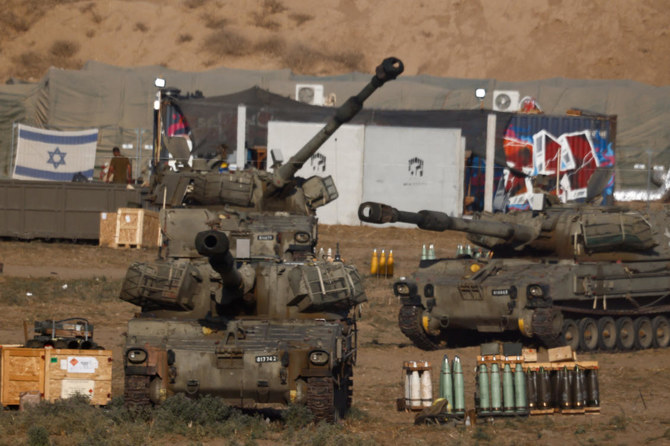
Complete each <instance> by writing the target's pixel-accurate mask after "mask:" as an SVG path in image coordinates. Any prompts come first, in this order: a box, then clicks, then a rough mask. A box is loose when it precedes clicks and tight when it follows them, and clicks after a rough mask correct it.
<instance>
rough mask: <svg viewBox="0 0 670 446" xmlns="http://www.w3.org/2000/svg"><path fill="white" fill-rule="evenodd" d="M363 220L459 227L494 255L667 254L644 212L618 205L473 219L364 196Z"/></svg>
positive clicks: (483, 215)
mask: <svg viewBox="0 0 670 446" xmlns="http://www.w3.org/2000/svg"><path fill="white" fill-rule="evenodd" d="M358 218H359V219H360V220H361V221H363V222H366V223H376V224H383V223H395V222H402V223H411V224H415V225H417V226H418V227H419V228H421V229H425V230H429V231H445V230H451V231H459V232H464V233H467V234H468V239H469V240H470V241H472V242H473V243H475V244H477V245H479V246H482V247H484V248H487V249H491V250H493V252H494V255H495V256H497V257H504V256H510V255H513V256H518V255H519V251H524V253H528V254H531V255H532V254H537V255H542V256H543V257H550V258H564V259H577V260H612V261H617V260H626V259H630V260H640V259H650V260H651V259H657V258H658V257H659V256H665V257H667V256H668V255H670V253H668V252H666V251H667V249H665V250H663V249H664V248H665V246H667V243H666V244H663V243H660V241H659V237H661V238H662V237H664V235H663V234H660V233H659V232H658V231H654V230H653V227H652V224H651V222H650V219H649V217H648V216H646V215H644V214H642V213H640V212H636V211H630V210H628V209H625V208H621V207H595V206H581V207H580V206H554V207H550V208H548V209H546V210H544V211H541V212H538V211H523V212H515V213H509V214H490V213H478V214H475V215H474V216H473V217H472V219H464V218H458V217H450V216H448V215H447V214H444V213H442V212H436V211H420V212H406V211H400V210H398V209H395V208H393V207H391V206H388V205H384V204H381V203H373V202H366V203H363V204H361V205H360V207H359V209H358Z"/></svg>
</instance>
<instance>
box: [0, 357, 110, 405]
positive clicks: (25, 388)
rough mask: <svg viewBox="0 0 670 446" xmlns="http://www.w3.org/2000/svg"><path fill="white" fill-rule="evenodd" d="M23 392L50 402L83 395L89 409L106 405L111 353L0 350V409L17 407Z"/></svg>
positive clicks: (108, 400) (108, 399) (108, 395)
mask: <svg viewBox="0 0 670 446" xmlns="http://www.w3.org/2000/svg"><path fill="white" fill-rule="evenodd" d="M26 392H39V393H40V395H41V397H42V399H44V400H47V401H52V402H53V401H55V400H58V399H63V398H68V397H71V396H74V395H76V394H82V395H86V396H88V397H90V402H91V404H92V405H105V404H108V403H109V402H110V401H111V396H112V352H111V350H71V349H53V348H49V347H47V348H24V347H17V346H0V405H2V406H18V405H19V404H20V403H21V394H23V393H26Z"/></svg>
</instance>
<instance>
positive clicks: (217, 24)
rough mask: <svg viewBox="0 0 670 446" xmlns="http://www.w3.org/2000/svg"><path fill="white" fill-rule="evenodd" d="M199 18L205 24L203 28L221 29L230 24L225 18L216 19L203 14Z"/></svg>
mask: <svg viewBox="0 0 670 446" xmlns="http://www.w3.org/2000/svg"><path fill="white" fill-rule="evenodd" d="M200 18H201V19H202V21H203V22H204V23H205V27H206V28H209V29H222V28H223V27H225V26H226V25H228V24H229V23H230V21H229V20H228V19H227V18H225V17H218V16H215V15H210V14H205V13H203V14H202V15H201V16H200Z"/></svg>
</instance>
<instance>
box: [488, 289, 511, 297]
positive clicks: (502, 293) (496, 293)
mask: <svg viewBox="0 0 670 446" xmlns="http://www.w3.org/2000/svg"><path fill="white" fill-rule="evenodd" d="M491 295H492V296H509V289H502V290H491Z"/></svg>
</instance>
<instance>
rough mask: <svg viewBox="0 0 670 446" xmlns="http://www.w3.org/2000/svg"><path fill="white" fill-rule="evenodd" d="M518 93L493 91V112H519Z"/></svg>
mask: <svg viewBox="0 0 670 446" xmlns="http://www.w3.org/2000/svg"><path fill="white" fill-rule="evenodd" d="M519 96H520V95H519V92H518V91H516V90H493V110H495V111H503V112H516V111H519Z"/></svg>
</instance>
